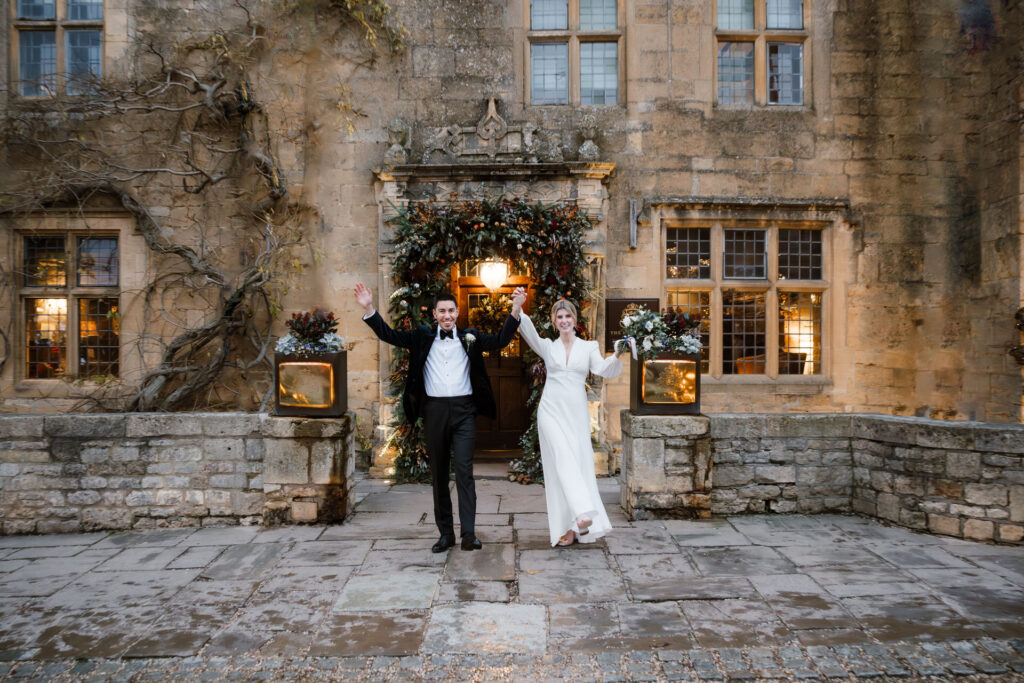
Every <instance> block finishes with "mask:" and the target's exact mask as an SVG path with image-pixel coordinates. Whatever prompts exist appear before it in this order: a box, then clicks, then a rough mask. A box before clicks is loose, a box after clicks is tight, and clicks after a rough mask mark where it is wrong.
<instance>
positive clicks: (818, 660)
mask: <svg viewBox="0 0 1024 683" xmlns="http://www.w3.org/2000/svg"><path fill="white" fill-rule="evenodd" d="M807 654H808V655H810V657H811V661H813V662H814V666H815V668H816V669H818V671H819V673H821V675H822V676H824V677H825V678H849V677H850V672H848V671H847V670H846V668H845V667H843V665H842V664H841V663H840V662H839V660H838V659H837V658H836V656H835V653H834V652H833V651H832V649H831V648H829V647H828V646H827V645H810V646H808V648H807Z"/></svg>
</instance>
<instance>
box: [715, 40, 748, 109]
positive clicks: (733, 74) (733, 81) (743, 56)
mask: <svg viewBox="0 0 1024 683" xmlns="http://www.w3.org/2000/svg"><path fill="white" fill-rule="evenodd" d="M718 103H719V104H725V105H729V104H753V103H754V44H753V43H722V44H721V45H720V46H719V48H718Z"/></svg>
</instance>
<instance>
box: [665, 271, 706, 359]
mask: <svg viewBox="0 0 1024 683" xmlns="http://www.w3.org/2000/svg"><path fill="white" fill-rule="evenodd" d="M666 294H667V300H668V307H669V309H674V310H676V311H679V312H680V313H689V314H691V315H693V314H694V313H697V314H700V317H701V320H700V341H701V343H702V344H703V345H704V348H702V349H701V350H700V357H701V362H700V371H701V372H702V373H704V374H705V375H706V374H708V358H710V350H711V292H685V291H681V290H669V291H668V292H666Z"/></svg>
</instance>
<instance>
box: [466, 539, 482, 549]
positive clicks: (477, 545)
mask: <svg viewBox="0 0 1024 683" xmlns="http://www.w3.org/2000/svg"><path fill="white" fill-rule="evenodd" d="M483 547H484V544H483V543H481V542H480V539H479V538H477V537H476V536H463V537H462V549H463V550H480V549H481V548H483Z"/></svg>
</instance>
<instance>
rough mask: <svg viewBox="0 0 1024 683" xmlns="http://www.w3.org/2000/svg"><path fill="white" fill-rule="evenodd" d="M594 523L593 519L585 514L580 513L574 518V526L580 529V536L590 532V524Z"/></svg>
mask: <svg viewBox="0 0 1024 683" xmlns="http://www.w3.org/2000/svg"><path fill="white" fill-rule="evenodd" d="M593 523H594V520H592V519H590V517H587V516H586V515H580V516H579V517H577V518H576V526H577V527H578V528H579V530H580V536H586V535H587V534H589V533H590V526H591V525H592V524H593Z"/></svg>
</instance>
